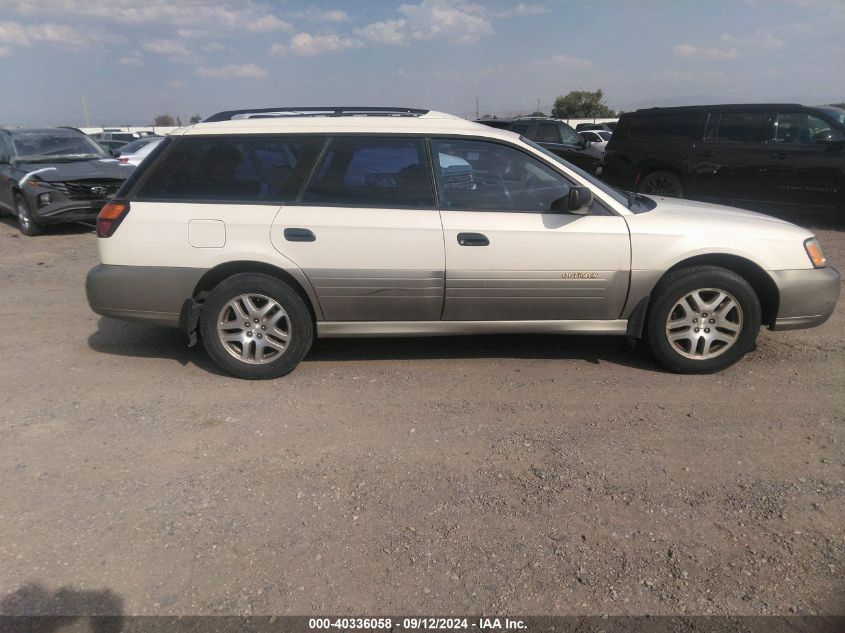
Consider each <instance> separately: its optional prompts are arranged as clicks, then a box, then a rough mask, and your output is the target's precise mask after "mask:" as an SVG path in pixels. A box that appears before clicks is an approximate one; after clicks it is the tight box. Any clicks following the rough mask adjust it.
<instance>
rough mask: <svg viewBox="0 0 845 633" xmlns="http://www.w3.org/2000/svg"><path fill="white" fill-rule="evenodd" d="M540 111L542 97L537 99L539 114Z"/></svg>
mask: <svg viewBox="0 0 845 633" xmlns="http://www.w3.org/2000/svg"><path fill="white" fill-rule="evenodd" d="M539 111H540V97H537V112H539Z"/></svg>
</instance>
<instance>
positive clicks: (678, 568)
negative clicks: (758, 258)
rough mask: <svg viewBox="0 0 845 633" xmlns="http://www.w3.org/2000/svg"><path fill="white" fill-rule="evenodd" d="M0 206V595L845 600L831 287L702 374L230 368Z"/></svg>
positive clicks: (324, 604)
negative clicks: (815, 311)
mask: <svg viewBox="0 0 845 633" xmlns="http://www.w3.org/2000/svg"><path fill="white" fill-rule="evenodd" d="M4 220H5V222H4V223H0V284H1V285H2V293H0V316H2V319H3V322H4V323H6V327H4V328H2V330H0V358H2V363H0V482H2V484H1V485H0V534H2V538H0V613H45V612H61V613H80V612H92V611H100V612H108V613H124V614H270V613H276V614H303V613H341V614H342V613H356V614H370V615H373V614H391V613H421V614H457V613H467V612H469V613H480V612H484V613H522V614H604V613H610V614H645V613H650V614H711V613H717V614H749V615H750V614H791V613H798V614H816V613H823V614H845V581H843V576H844V575H843V572H844V571H845V569H844V567H845V504H843V499H845V481H843V480H845V469H843V466H845V453H843V446H845V395H843V394H845V354H843V348H845V337H843V332H845V329H843V325H845V301H840V304H839V307H838V309H837V312H836V314H835V315H834V316H833V318H832V319H831V321H829V322H828V323H827V324H826V325H824V326H823V327H821V328H817V329H814V330H805V331H796V332H783V333H773V332H769V331H767V330H764V331H762V332H761V335H760V338H759V342H758V345H757V349H756V350H755V351H753V352H752V353H750V354H749V355H748V356H747V357H746V358H745V359H744V360H743V361H742V362H740V363H739V364H737V365H736V366H734V367H732V368H731V369H729V370H727V371H725V372H723V373H721V374H718V375H713V376H677V375H672V374H668V373H664V372H663V371H661V370H660V369H659V368H658V367H657V366H656V365H655V364H654V363H653V362H652V361H651V360H649V359H648V357H646V356H644V355H643V354H642V353H640V352H636V351H632V350H630V349H628V347H627V346H626V344H625V343H624V342H623V341H622V340H621V339H616V338H610V337H583V338H580V337H553V336H548V337H539V336H519V337H515V336H514V337H498V336H497V337H466V338H460V339H417V340H412V339H409V340H399V341H397V340H377V341H370V340H358V341H354V340H352V341H340V340H335V341H322V342H318V343H317V345H316V346H315V349H314V350H313V351H312V353H311V354H310V356H309V357H308V358H307V359H306V361H305V362H304V363H303V364H302V365H301V366H300V368H299V369H297V370H296V372H294V373H293V374H292V375H290V376H289V377H287V378H285V379H281V380H276V381H273V382H262V383H254V382H242V381H238V380H234V379H232V378H229V377H226V376H223V375H221V374H220V372H219V371H217V369H216V368H215V367H214V365H213V364H212V363H211V361H210V360H209V359H208V358H207V356H206V355H205V354H204V352H203V351H202V350H201V349H188V348H186V347H185V345H184V342H183V337H182V335H181V334H180V333H179V332H176V331H171V330H166V329H159V328H154V327H147V326H143V325H139V324H130V323H121V322H117V321H111V320H108V319H100V318H99V317H97V316H96V315H94V314H93V313H92V312H90V311H89V309H88V306H87V304H86V302H85V296H84V291H83V279H84V275H85V273H86V271H87V270H88V269H89V268H90V267H91V266H92V265H94V264H95V263H96V260H97V256H96V244H95V238H94V236H93V235H92V234H91V233H90V232H89V231H88V230H85V229H73V228H68V229H63V230H58V231H52V232H50V233H49V234H48V235H46V236H44V237H39V238H24V237H20V236H19V234H18V231H17V230H16V229H15V228H14V227H13V225H12V224H11V220H9V219H7V218H4ZM818 234H819V236H820V238H821V239H822V243H823V244H824V245H825V248H826V251H827V254H828V258H829V260H831V261H832V263H833V264H834V265H836V266H837V267H839V268H840V269H841V268H842V266H843V264H845V232H843V231H842V230H837V229H835V228H827V229H823V230H819V231H818ZM26 306H29V308H27V310H25V311H24V310H23V308H24V307H26Z"/></svg>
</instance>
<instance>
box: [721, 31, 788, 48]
mask: <svg viewBox="0 0 845 633" xmlns="http://www.w3.org/2000/svg"><path fill="white" fill-rule="evenodd" d="M721 40H722V41H723V42H725V43H726V44H729V45H731V46H736V47H739V48H744V49H754V50H762V51H772V50H778V49H781V48H783V46H784V43H783V40H782V39H780V38H778V37H775V35H773V34H772V33H770V32H769V31H757V32H756V33H754V34H753V35H746V36H741V37H736V36H734V35H731V34H730V33H725V34H724V35H722V37H721Z"/></svg>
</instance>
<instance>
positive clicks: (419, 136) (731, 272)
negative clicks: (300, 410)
mask: <svg viewBox="0 0 845 633" xmlns="http://www.w3.org/2000/svg"><path fill="white" fill-rule="evenodd" d="M97 236H98V240H97V244H98V248H99V253H100V261H101V262H102V263H101V264H100V265H98V266H96V267H95V268H93V269H92V270H91V271H90V272H89V273H88V277H87V282H86V291H87V296H88V302H89V304H90V306H91V308H92V309H93V310H94V311H95V312H97V313H98V314H100V315H103V316H106V317H115V318H119V319H128V320H137V321H146V322H149V323H156V324H159V325H165V326H171V327H178V328H181V329H182V330H183V331H185V332H186V333H187V335H188V340H189V341H191V342H192V343H195V342H197V341H198V340H199V339H200V338H201V340H202V342H203V345H204V346H205V348H206V350H207V351H208V353H209V355H210V356H211V358H212V359H214V361H215V362H216V363H217V364H218V365H219V366H220V367H222V368H223V369H224V370H226V371H228V372H230V373H232V374H234V375H236V376H239V377H241V378H248V379H263V378H274V377H278V376H282V375H284V374H286V373H288V372H290V371H292V370H293V369H294V368H295V367H296V365H297V364H298V363H299V362H300V361H301V360H302V358H303V357H304V356H305V354H306V353H307V352H308V350H309V348H310V347H311V344H312V342H313V339H314V338H315V337H356V336H358V337H360V336H363V337H373V336H433V335H448V334H482V333H487V334H489V333H526V332H531V333H546V334H551V333H570V334H588V333H589V334H605V335H618V336H628V337H631V338H639V337H641V336H642V334H643V332H647V335H648V336H647V340H648V343H649V345H650V346H651V348H652V350H653V352H654V354H655V356H656V357H657V358H658V359H659V360H660V361H661V362H662V363H663V364H664V365H665V366H666V367H668V368H669V369H671V370H673V371H679V372H690V373H703V372H713V371H718V370H720V369H722V368H724V367H727V366H729V365H731V364H732V363H735V362H736V361H737V360H739V359H740V358H741V357H742V356H743V355H744V354H745V353H746V352H747V351H748V350H750V349H751V348H752V346H753V345H754V341H755V339H756V337H757V334H758V332H759V329H760V325H761V324H765V325H767V326H769V327H770V328H772V329H775V330H780V329H794V328H803V327H812V326H815V325H819V324H821V323H823V322H824V321H826V320H827V319H828V318H829V317H830V315H831V313H832V312H833V310H834V306H835V304H836V301H837V298H838V296H839V292H840V277H839V273H838V272H837V271H836V270H835V269H833V268H831V267H829V266H827V264H826V261H825V259H824V255H823V253H822V250H821V245H820V244H819V241H818V240H817V239H816V238H815V236H814V235H813V234H812V233H811V232H810V231H807V230H805V229H802V228H799V227H797V226H795V225H793V224H790V223H788V222H783V221H781V220H776V219H774V218H770V217H767V216H762V215H759V214H756V213H751V212H748V211H740V210H737V209H728V208H725V207H717V206H714V205H707V204H702V203H691V202H687V201H678V200H672V199H668V198H650V197H647V196H643V195H641V194H627V195H623V194H621V193H620V192H618V191H617V190H615V189H613V188H612V187H609V186H607V185H606V184H604V183H603V182H601V181H599V180H597V179H596V178H594V177H593V176H591V175H589V174H588V173H586V172H585V171H583V170H581V169H579V168H577V167H575V166H573V165H572V164H571V163H570V162H568V161H566V160H563V159H561V158H560V157H559V156H557V155H555V154H553V153H552V152H550V151H548V150H546V149H545V148H543V147H542V146H540V145H539V144H537V143H534V142H533V141H531V140H529V139H527V138H526V137H525V136H521V137H520V136H516V135H515V134H512V133H510V132H507V131H505V130H500V129H495V128H492V127H489V126H483V125H478V124H476V123H472V122H469V121H465V120H463V119H460V118H457V117H453V116H450V115H447V114H443V113H439V112H431V111H428V110H416V109H410V108H382V109H379V108H363V109H362V108H326V109H322V110H320V109H316V108H279V109H272V110H269V109H256V110H235V111H229V112H221V113H219V114H216V115H214V116H212V117H209V119H207V120H206V121H204V122H202V123H199V124H197V125H194V126H191V127H189V128H185V129H182V130H180V131H178V132H177V133H176V134H174V135H173V136H169V137H167V139H165V140H164V141H162V142H161V143H160V144H159V146H158V147H157V148H156V150H155V153H154V154H153V156H151V157H150V159H149V160H146V161H144V162H143V163H142V164H141V166H140V167H139V168H138V172H137V177H133V178H132V179H131V181H130V182H129V183H127V186H126V187H124V188H123V189H122V190H121V196H120V198H119V199H115V200H113V201H111V202H110V203H109V204H108V205H106V206H105V207H103V210H102V211H101V212H100V216H99V218H98V219H97ZM697 384H698V383H696V384H690V385H687V386H686V387H685V388H695V386H696V385H697Z"/></svg>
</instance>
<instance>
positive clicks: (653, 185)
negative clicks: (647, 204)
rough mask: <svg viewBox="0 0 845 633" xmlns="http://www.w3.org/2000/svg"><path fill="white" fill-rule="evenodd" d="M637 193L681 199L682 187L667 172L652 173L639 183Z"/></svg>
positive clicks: (673, 175)
mask: <svg viewBox="0 0 845 633" xmlns="http://www.w3.org/2000/svg"><path fill="white" fill-rule="evenodd" d="M637 191H639V192H640V193H647V194H650V195H652V196H668V197H670V198H683V197H684V186H683V184H682V183H681V179H680V178H678V176H676V175H675V174H673V173H672V172H669V171H653V172H651V173H650V174H648V175H647V176H644V177H643V179H642V180H641V181H640V184H639V187H637Z"/></svg>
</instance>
